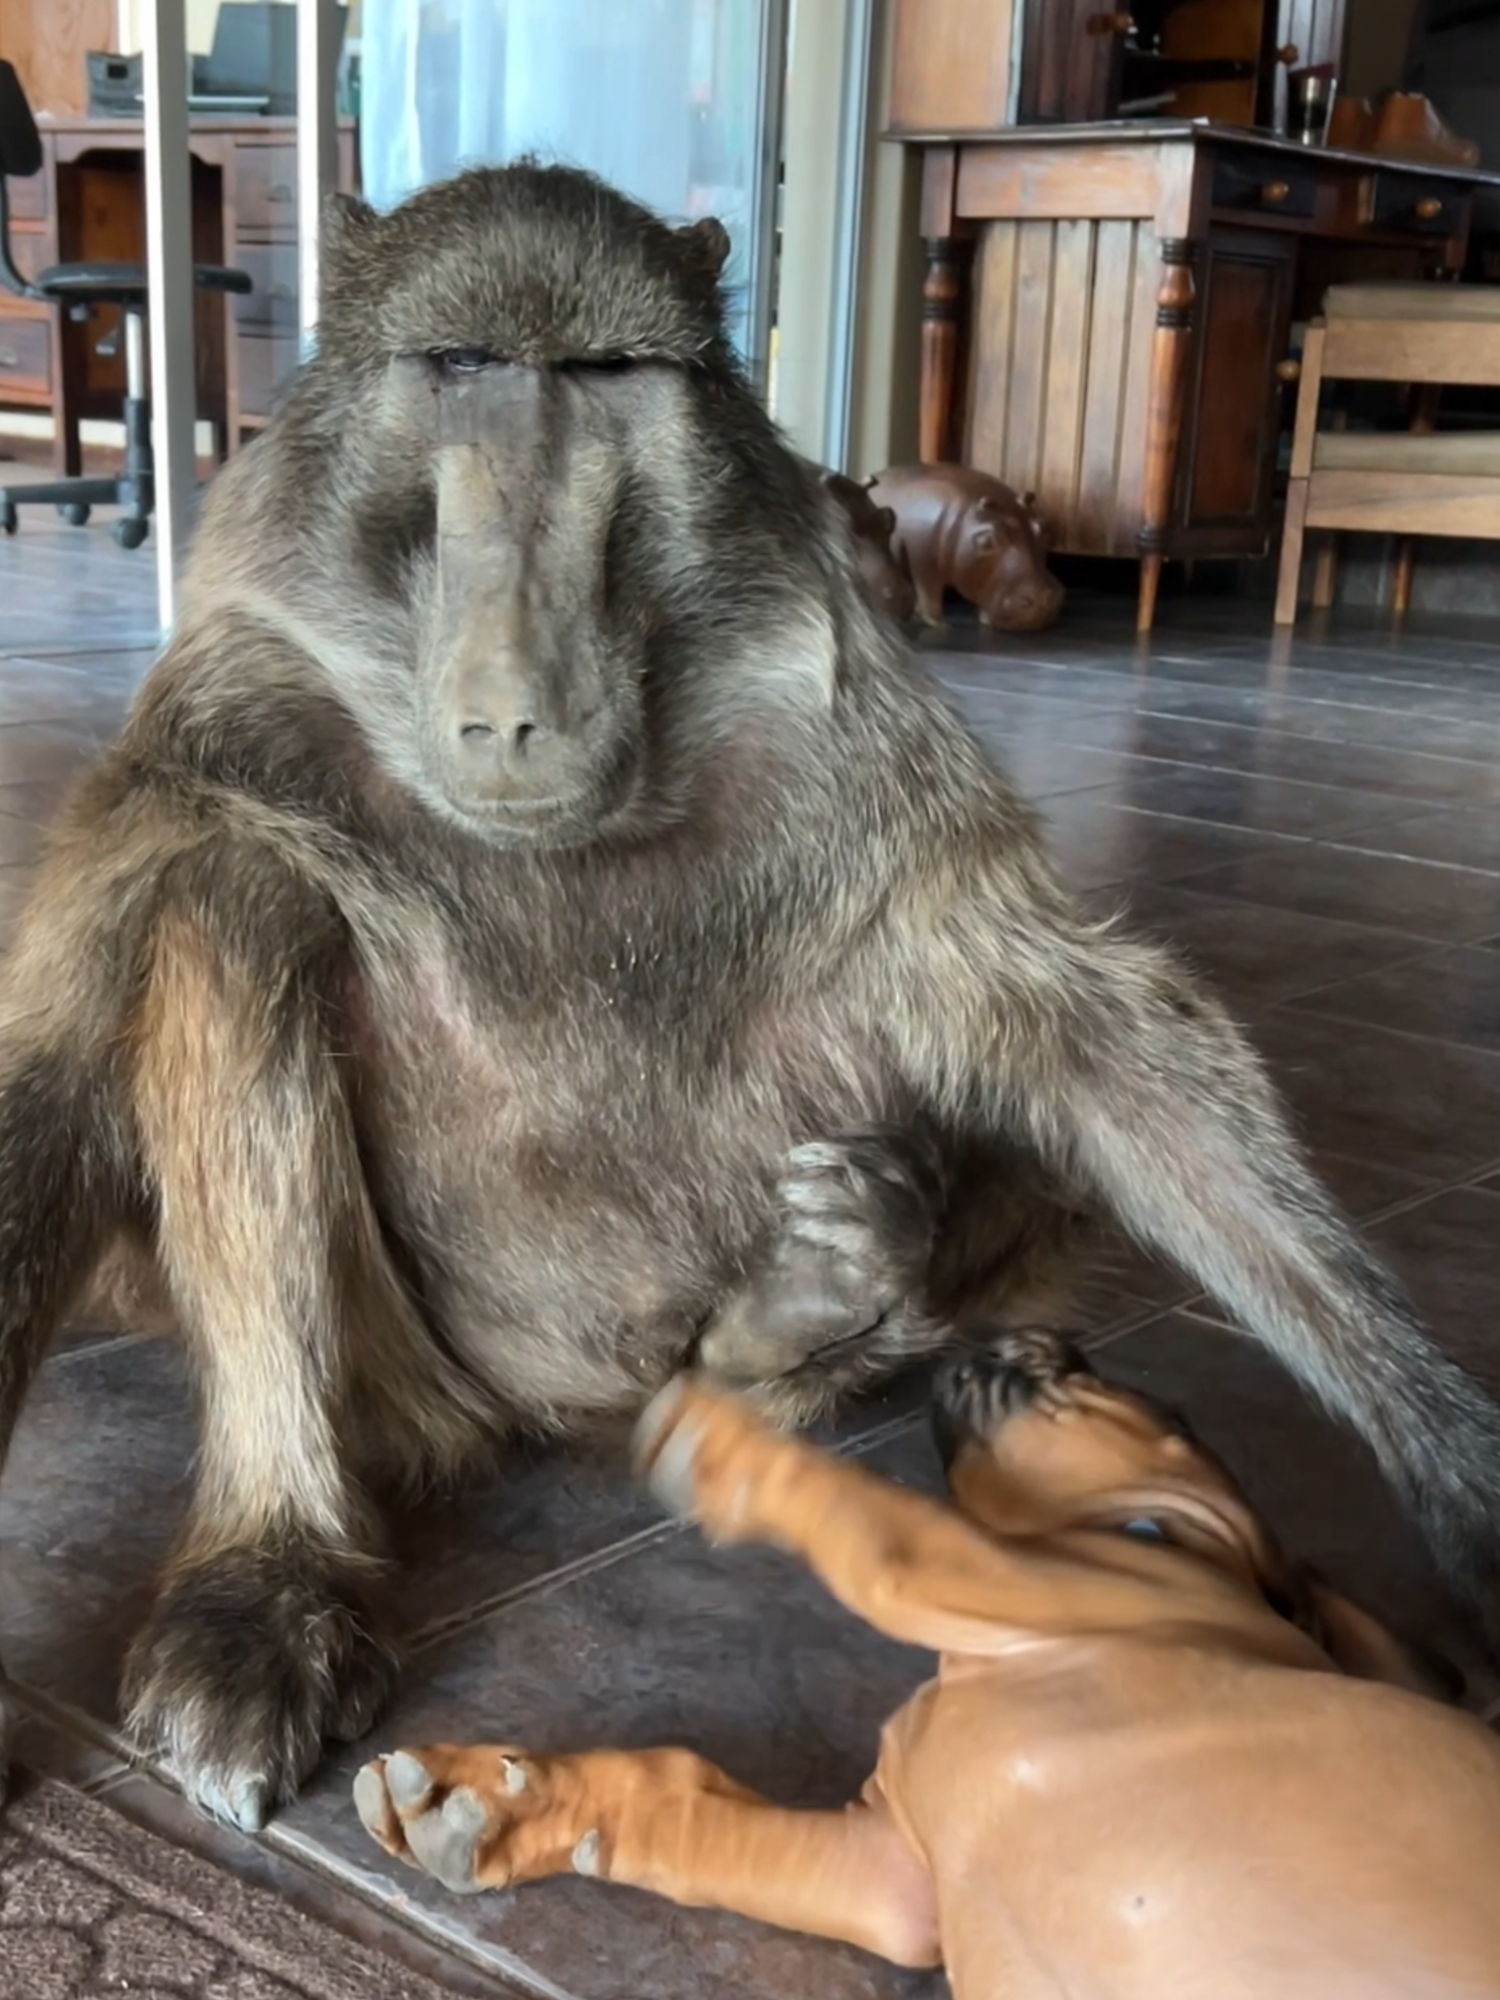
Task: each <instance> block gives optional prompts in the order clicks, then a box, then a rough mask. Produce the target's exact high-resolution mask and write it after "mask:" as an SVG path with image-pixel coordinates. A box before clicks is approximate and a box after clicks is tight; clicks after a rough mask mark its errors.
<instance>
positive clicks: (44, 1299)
mask: <svg viewBox="0 0 1500 2000" xmlns="http://www.w3.org/2000/svg"><path fill="white" fill-rule="evenodd" d="M110 1126H111V1121H110V1120H109V1119H108V1118H107V1116H106V1115H104V1104H103V1097H102V1093H101V1088H100V1082H99V1077H98V1074H97V1072H93V1073H91V1071H90V1067H89V1065H88V1062H87V1059H86V1057H85V1056H84V1055H83V1054H81V1053H80V1052H76V1051H73V1050H68V1049H65V1048H63V1047H61V1046H55V1047H46V1046H39V1045H38V1044H37V1043H36V1042H35V1041H34V1040H31V1039H30V1038H29V1037H27V1036H25V1034H24V1033H21V1032H17V1031H15V1030H11V1031H10V1032H9V1033H7V1032H6V1031H5V1030H0V1469H3V1466H4V1461H5V1456H6V1453H7V1451H8V1450H9V1447H10V1441H11V1437H12V1435H13V1433H14V1431H15V1427H16V1420H17V1418H18V1417H19V1416H20V1414H21V1406H22V1404H23V1403H24V1401H25V1399H26V1392H27V1390H28V1389H29V1388H30V1386H31V1382H32V1379H33V1378H34V1376H35V1374H36V1371H37V1369H38V1367H39V1366H40V1365H41V1361H42V1358H43V1356H44V1355H45V1353H46V1351H47V1346H48V1343H49V1341H50V1340H51V1338H52V1335H53V1333H54V1332H55V1331H56V1328H57V1325H58V1322H59V1320H60V1319H61V1318H62V1315H63V1314H64V1313H65V1312H66V1311H67V1309H68V1306H69V1304H70V1302H71V1300H72V1298H73V1296H74V1294H75V1293H76V1292H77V1290H78V1289H79V1288H80V1287H81V1286H82V1285H83V1284H84V1283H85V1282H86V1281H87V1279H88V1277H89V1273H90V1269H91V1266H92V1263H93V1261H94V1259H95V1258H96V1257H97V1255H98V1254H99V1251H100V1249H101V1248H102V1247H103V1242H104V1238H105V1236H106V1234H107V1232H108V1230H109V1228H110V1226H111V1222H112V1221H113V1219H114V1217H115V1213H116V1211H115V1209H114V1206H113V1203H112V1201H111V1191H112V1189H113V1188H115V1187H116V1186H117V1185H118V1158H117V1154H116V1149H115V1147H114V1145H113V1143H112V1140H111V1137H110ZM6 1708H7V1703H6V1698H5V1680H4V1672H3V1668H0V1799H3V1798H4V1796H5V1780H6V1769H7V1754H6V1721H7V1715H6Z"/></svg>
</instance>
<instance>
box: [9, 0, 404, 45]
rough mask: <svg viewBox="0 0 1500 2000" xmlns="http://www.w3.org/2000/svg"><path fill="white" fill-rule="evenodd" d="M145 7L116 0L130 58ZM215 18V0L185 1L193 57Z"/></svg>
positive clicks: (352, 14)
mask: <svg viewBox="0 0 1500 2000" xmlns="http://www.w3.org/2000/svg"><path fill="white" fill-rule="evenodd" d="M5 4H6V5H7V6H8V5H10V4H11V0H5ZM149 4H150V0H119V18H120V39H119V46H120V47H121V48H122V49H123V50H125V52H126V53H127V54H132V55H133V54H134V53H135V51H136V50H137V49H138V48H139V47H140V45H141V9H142V8H143V7H145V6H148V5H149ZM386 4H387V5H389V4H390V0H386ZM359 10H360V0H351V4H350V6H349V20H348V25H347V27H346V28H345V33H346V34H347V35H349V36H350V37H351V38H352V37H353V36H356V35H358V33H359ZM218 18H219V0H187V45H188V48H189V49H190V50H191V51H192V53H193V54H194V55H196V56H206V55H207V54H208V52H209V50H210V49H211V48H212V47H213V40H214V23H215V21H217V20H218Z"/></svg>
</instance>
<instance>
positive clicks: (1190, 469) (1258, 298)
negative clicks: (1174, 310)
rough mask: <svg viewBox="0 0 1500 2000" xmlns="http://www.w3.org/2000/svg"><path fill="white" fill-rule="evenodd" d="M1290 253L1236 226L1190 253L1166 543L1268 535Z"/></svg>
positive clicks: (1258, 540)
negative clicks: (1186, 374)
mask: <svg viewBox="0 0 1500 2000" xmlns="http://www.w3.org/2000/svg"><path fill="white" fill-rule="evenodd" d="M1295 256H1296V246H1295V243H1294V242H1293V241H1292V240H1291V239H1289V238H1287V237H1285V236H1279V235H1276V236H1273V235H1271V234H1270V233H1269V232H1267V233H1259V232H1256V231H1252V230H1245V229H1224V230H1215V231H1214V232H1213V233H1212V234H1211V235H1210V236H1209V238H1208V240H1207V242H1206V243H1205V244H1204V245H1203V246H1202V248H1201V250H1200V252H1199V256H1198V265H1197V271H1196V280H1197V306H1196V311H1195V315H1194V325H1195V332H1194V340H1193V361H1192V371H1191V375H1190V378H1189V388H1188V403H1187V413H1186V422H1185V423H1184V425H1183V437H1182V453H1181V458H1180V461H1179V466H1178V489H1177V506H1176V509H1175V520H1176V526H1177V528H1178V530H1179V531H1180V532H1179V533H1176V534H1174V536H1173V541H1172V546H1173V548H1174V550H1176V549H1184V550H1185V549H1187V548H1188V547H1189V546H1190V538H1191V536H1192V534H1193V532H1194V531H1195V530H1209V531H1211V532H1212V534H1213V536H1214V539H1215V541H1216V542H1218V543H1220V544H1222V543H1223V542H1224V541H1225V540H1226V538H1228V539H1230V540H1233V541H1241V540H1242V542H1243V546H1244V548H1245V549H1246V550H1247V551H1248V550H1252V549H1261V548H1264V547H1265V546H1266V544H1267V542H1268V541H1269V538H1270V531H1271V487H1272V479H1273V477H1274V474H1275V467H1276V441H1277V436H1278V433H1279V430H1280V423H1281V397H1280V386H1279V383H1278V380H1277V375H1276V366H1277V363H1278V362H1279V361H1282V360H1284V359H1285V357H1286V351H1287V342H1288V339H1289V337H1290V333H1291V305H1292V277H1293V268H1294V259H1295Z"/></svg>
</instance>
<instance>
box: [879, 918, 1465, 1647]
mask: <svg viewBox="0 0 1500 2000" xmlns="http://www.w3.org/2000/svg"><path fill="white" fill-rule="evenodd" d="M1006 900H1007V901H1008V903H1009V909H1010V911H1014V909H1015V903H1016V896H1015V892H1014V891H1012V892H1011V893H1010V895H1009V897H1008V898H1007V899H1006ZM996 903H997V905H999V906H1000V908H999V910H998V911H997V910H995V909H988V910H987V909H985V908H983V907H981V906H978V905H977V904H974V903H971V904H969V905H967V906H964V907H962V908H961V909H960V910H959V911H958V912H957V913H955V914H953V915H952V916H950V918H949V919H948V921H947V922H946V923H945V924H944V926H943V929H942V931H941V932H940V933H939V934H938V935H936V936H934V935H932V934H931V933H929V935H928V936H927V938H926V939H925V940H924V944H925V949H926V953H927V964H926V966H925V968H924V970H923V974H922V977H921V979H920V980H919V982H918V985H919V996H918V999H917V1003H916V1006H915V1007H914V1006H913V1004H912V1002H911V1001H910V1000H908V1002H907V1006H906V1016H907V1018H908V1019H918V1020H920V1032H914V1033H913V1036H912V1040H911V1043H910V1045H909V1047H910V1055H911V1059H912V1061H913V1063H914V1065H917V1066H920V1067H922V1068H924V1069H925V1071H926V1074H927V1076H928V1078H929V1080H930V1082H931V1084H932V1085H933V1086H934V1087H935V1089H936V1091H937V1094H938V1095H939V1097H940V1099H941V1100H943V1101H945V1102H946V1103H947V1104H948V1105H949V1106H951V1107H952V1114H953V1115H955V1116H963V1115H972V1107H973V1105H974V1103H975V1101H976V1097H979V1096H981V1095H987V1096H988V1099H989V1106H990V1115H991V1116H992V1117H993V1119H994V1120H995V1122H996V1124H997V1126H998V1127H1000V1128H1001V1129H1004V1130H1008V1131H1011V1132H1024V1133H1025V1134H1027V1135H1028V1136H1029V1138H1030V1140H1031V1142H1032V1143H1033V1144H1034V1145H1035V1146H1036V1147H1037V1149H1038V1151H1039V1153H1040V1154H1041V1156H1042V1158H1043V1159H1044V1161H1046V1162H1047V1164H1048V1165H1049V1166H1051V1167H1052V1168H1053V1169H1054V1170H1055V1171H1058V1172H1061V1173H1063V1174H1065V1175H1067V1176H1069V1177H1071V1178H1072V1179H1073V1180H1074V1181H1075V1183H1076V1184H1079V1185H1081V1186H1082V1187H1083V1188H1084V1189H1085V1190H1087V1191H1088V1192H1090V1193H1091V1194H1092V1196H1093V1197H1094V1198H1095V1199H1096V1200H1097V1201H1098V1202H1099V1204H1100V1205H1101V1207H1103V1208H1104V1209H1106V1210H1108V1211H1110V1212H1112V1213H1113V1214H1114V1216H1115V1217H1116V1218H1117V1219H1118V1220H1119V1221H1121V1222H1122V1223H1123V1224H1124V1225H1125V1226H1126V1227H1127V1228H1128V1229H1129V1230H1130V1231H1131V1232H1132V1233H1133V1234H1134V1235H1135V1236H1136V1238H1137V1239H1138V1240H1139V1241H1141V1242H1142V1243H1144V1244H1146V1245H1148V1246H1150V1247H1151V1248H1153V1249H1155V1250H1157V1251H1160V1252H1163V1253H1164V1254H1165V1255H1166V1256H1168V1257H1169V1258H1171V1259H1172V1260H1173V1261H1174V1262H1176V1263H1177V1264H1178V1265H1179V1266H1180V1267H1181V1268H1182V1269H1184V1270H1185V1271H1186V1272H1188V1273H1190V1274H1191V1275H1192V1276H1193V1277H1194V1278H1196V1279H1197V1281H1198V1282H1199V1283H1200V1284H1201V1285H1202V1286H1203V1287H1204V1289H1205V1290H1206V1291H1208V1292H1210V1293H1211V1294H1212V1295H1213V1296H1214V1297H1215V1298H1216V1299H1218V1300H1219V1301H1221V1302H1222V1304H1224V1305H1225V1306H1227V1307H1228V1308H1229V1310H1230V1311H1231V1312H1232V1313H1233V1314H1234V1315H1235V1317H1236V1318H1237V1319H1238V1320H1239V1321H1241V1322H1242V1324H1243V1325H1244V1326H1245V1328H1246V1329H1248V1331H1249V1332H1250V1333H1251V1334H1252V1335H1253V1336H1255V1337H1256V1338H1257V1339H1259V1340H1261V1341H1263V1342H1264V1343H1265V1344H1266V1345H1267V1346H1268V1347H1269V1348H1270V1349H1271V1350H1272V1351H1273V1352H1274V1353H1275V1354H1276V1355H1277V1356H1278V1357H1279V1358H1280V1359H1281V1360H1282V1362H1283V1363H1284V1364H1285V1365H1286V1366H1287V1367H1288V1368H1290V1369H1291V1370H1292V1372H1293V1373H1294V1374H1295V1375H1296V1376H1297V1377H1298V1379H1299V1380H1300V1381H1301V1382H1302V1383H1303V1384H1304V1385H1305V1386H1306V1387H1307V1388H1308V1389H1309V1390H1310V1391H1311V1392H1312V1393H1313V1395H1315V1396H1316V1397H1317V1398H1318V1399H1319V1400H1320V1401H1321V1402H1322V1403H1323V1404H1324V1406H1325V1407H1326V1408H1328V1409H1329V1410H1330V1411H1331V1412H1333V1413H1335V1414H1336V1415H1338V1416H1340V1417H1342V1418H1343V1419H1344V1420H1345V1421H1346V1422H1348V1423H1349V1424H1351V1425H1352V1426H1353V1428H1354V1429H1355V1430H1357V1431H1358V1432H1359V1433H1360V1434H1361V1435H1362V1436H1364V1437H1365V1438H1366V1439H1368V1441H1369V1442H1370V1444H1371V1445H1372V1446H1373V1448H1374V1450H1375V1451H1376V1453H1377V1454H1378V1456H1379V1458H1380V1461H1381V1463H1382V1465H1383V1467H1384V1469H1385V1471H1386V1473H1387V1475H1388V1476H1389V1477H1390V1478H1391V1480H1392V1481H1393V1483H1394V1484H1395V1485H1396V1486H1397V1488H1398V1489H1399V1490H1400V1492H1401V1493H1402V1494H1403V1495H1404V1496H1405V1498H1406V1500H1407V1501H1408V1503H1409V1504H1410V1505H1411V1506H1412V1508H1413V1509H1414V1510H1415V1512H1416V1513H1417V1515H1418V1517H1419V1518H1420V1519H1421V1521H1422V1522H1423V1524H1424V1526H1425V1529H1426V1532H1427V1535H1428V1537H1429V1539H1430V1541H1431V1543H1432V1545H1433V1548H1434V1551H1435V1553H1436V1554H1437V1556H1438V1558H1439V1560H1440V1561H1441V1562H1442V1563H1443V1565H1444V1567H1445V1569H1446V1571H1447V1573H1448V1575H1449V1577H1450V1579H1451V1580H1452V1582H1453V1583H1454V1584H1455V1585H1456V1586H1457V1587H1458V1588H1459V1589H1460V1590H1461V1591H1462V1592H1463V1594H1464V1595H1465V1596H1466V1598H1467V1599H1468V1601H1469V1603H1470V1604H1471V1606H1472V1607H1473V1609H1474V1610H1475V1611H1476V1612H1477V1613H1478V1614H1479V1616H1480V1617H1481V1619H1482V1620H1483V1621H1484V1623H1485V1625H1486V1627H1487V1629H1488V1630H1489V1632H1490V1634H1491V1635H1492V1637H1495V1638H1497V1639H1500V1409H1497V1407H1496V1405H1495V1404H1494V1403H1493V1402H1491V1401H1490V1400H1489V1398H1488V1397H1487V1396H1486V1395H1485V1394H1484V1392H1483V1391H1482V1390H1481V1389H1480V1388H1479V1386H1478V1385H1477V1384H1476V1383H1475V1382H1474V1381H1472V1380H1471V1379H1470V1378H1469V1376H1468V1375H1467V1374H1466V1373H1465V1372H1464V1371H1463V1370H1462V1369H1461V1368H1460V1367H1458V1366H1457V1365H1456V1364H1455V1363H1454V1362H1452V1361H1450V1360H1449V1359H1448V1358H1447V1357H1446V1356H1444V1355H1443V1354H1442V1353H1440V1352H1439V1350H1438V1349H1437V1347H1436V1346H1435V1345H1434V1344H1433V1343H1432V1341H1431V1340H1430V1339H1429V1338H1428V1336H1427V1335H1426V1334H1425V1333H1424V1332H1423V1330H1422V1328H1421V1327H1420V1325H1419V1323H1418V1321H1417V1319H1416V1317H1415V1315H1414V1313H1413V1311H1412V1309H1411V1307H1410V1305H1409V1304H1408V1302H1407V1300H1406V1298H1405V1297H1404V1296H1403V1294H1402V1292H1401V1290H1400V1288H1399V1286H1398V1285H1397V1283H1396V1282H1395V1280H1394V1278H1393V1277H1392V1276H1391V1275H1390V1273H1388V1272H1387V1271H1386V1270H1385V1269H1384V1267H1383V1266H1382V1265H1381V1264H1380V1262H1379V1261H1378V1260H1377V1259H1376V1258H1375V1257H1374V1256H1373V1254H1372V1253H1371V1252H1370V1250H1369V1249H1368V1248H1366V1246H1365V1245H1364V1244H1363V1243H1362V1242H1361V1241H1360V1240H1359V1238H1358V1237H1357V1235H1356V1234H1355V1232H1354V1230H1353V1229H1352V1227H1351V1226H1350V1224H1349V1223H1348V1222H1347V1221H1346V1219H1345V1218H1344V1217H1343V1215H1342V1214H1341V1213H1340V1212H1339V1210H1338V1208H1337V1206H1336V1205H1335V1203H1334V1201H1333V1199H1332V1197H1331V1196H1330V1195H1329V1193H1328V1192H1327V1190H1326V1189H1325V1188H1324V1187H1323V1186H1322V1185H1321V1183H1320V1182H1319V1181H1318V1180H1317V1178H1316V1177H1315V1176H1314V1174H1313V1173H1312V1172H1311V1171H1310V1169H1309V1167H1308V1166H1307V1164H1306V1161H1305V1159H1304V1156H1303V1154H1302V1151H1301V1148H1300V1145H1299V1143H1298V1141H1297V1139H1296V1138H1295V1137H1294V1135H1293V1132H1292V1129H1291V1125H1290V1122H1289V1119H1288V1117H1287V1114H1286V1111H1285V1109H1284V1108H1283V1105H1282V1103H1281V1100H1280V1099H1279V1097H1278V1095H1277V1094H1276V1092H1275V1091H1274V1090H1273V1088H1272V1086H1271V1084H1270V1081H1269V1079H1268V1077H1267V1074H1266V1071H1265V1068H1264V1066H1263V1064H1262V1062H1261V1060H1260V1058H1259V1057H1258V1055H1257V1054H1256V1053H1255V1052H1254V1051H1253V1050H1252V1048H1251V1047H1250V1045H1249V1043H1248V1042H1247V1041H1246V1039H1245V1037H1244V1036H1243V1035H1242V1034H1241V1032H1240V1031H1239V1030H1238V1029H1237V1028H1236V1027H1235V1026H1234V1024H1233V1023H1232V1022H1231V1021H1230V1019H1229V1017H1228V1016H1227V1014H1226V1013H1225V1012H1224V1010H1223V1009H1222V1008H1221V1007H1220V1006H1219V1005H1218V1004H1217V1002H1216V1001H1215V1000H1214V999H1213V998H1212V997H1211V996H1210V995H1209V994H1207V993H1206V992H1205V991H1204V990H1203V989H1201V988H1200V987H1199V986H1198V984H1197V983H1196V981H1194V980H1192V979H1190V978H1189V977H1188V976H1187V974H1186V972H1185V970H1184V969H1183V968H1182V967H1181V965H1180V964H1179V962H1178V961H1177V960H1176V958H1175V957H1174V956H1173V955H1172V954H1171V953H1169V952H1167V951H1165V950H1162V949H1160V948H1158V947H1155V946H1151V945H1147V944H1143V943H1139V942H1136V941H1133V940H1129V939H1127V938H1124V937H1121V936H1119V935H1117V934H1114V933H1112V932H1109V931H1101V930H1092V931H1081V930H1079V929H1077V928H1076V927H1074V926H1073V925H1072V924H1071V922H1070V920H1069V919H1068V918H1067V917H1066V916H1062V915H1052V914H1049V913H1046V912H1044V911H1043V909H1041V908H1040V907H1037V906H1035V905H1034V906H1033V907H1032V909H1031V910H1030V911H1028V913H1027V918H1026V925H1025V928H1024V931H1023V929H1022V927H1021V926H1020V925H1019V924H1018V923H1017V921H1016V919H1015V917H1014V915H1011V914H1007V913H1006V910H1005V903H1004V902H1002V899H1001V897H1000V896H999V895H998V894H997V897H996ZM950 924H951V928H950V927H949V925H950ZM928 979H932V980H936V981H938V982H941V983H940V984H939V986H938V988H937V990H936V991H935V992H934V993H932V994H931V996H930V1007H931V1012H930V1014H928V1015H927V1016H926V1017H925V1018H923V1017H922V1014H921V1010H922V1007H923V1004H924V1002H923V999H922V997H921V995H920V986H921V985H922V984H923V983H925V981H926V980H928ZM938 1015H941V1017H942V1018H943V1020H944V1021H945V1023H946V1024H947V1025H948V1026H949V1028H950V1030H951V1032H950V1035H949V1036H947V1037H942V1036H938V1035H936V1034H934V1033H933V1031H932V1019H933V1018H934V1017H936V1016H938Z"/></svg>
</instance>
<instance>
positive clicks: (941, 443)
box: [918, 236, 969, 465]
mask: <svg viewBox="0 0 1500 2000" xmlns="http://www.w3.org/2000/svg"><path fill="white" fill-rule="evenodd" d="M926 248H927V271H926V275H925V276H924V278H923V280H922V377H921V393H920V398H919V402H918V436H919V445H918V449H919V452H920V456H921V458H922V462H923V464H924V465H941V464H945V463H947V462H948V461H950V460H951V459H952V458H953V456H954V440H953V388H954V381H955V378H956V375H957V369H958V328H959V321H960V318H961V316H962V311H963V298H964V278H965V266H966V263H967V260H968V252H969V246H968V244H967V243H965V242H963V241H962V240H961V239H960V238H959V237H956V236H929V237H928V238H927V239H926Z"/></svg>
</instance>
